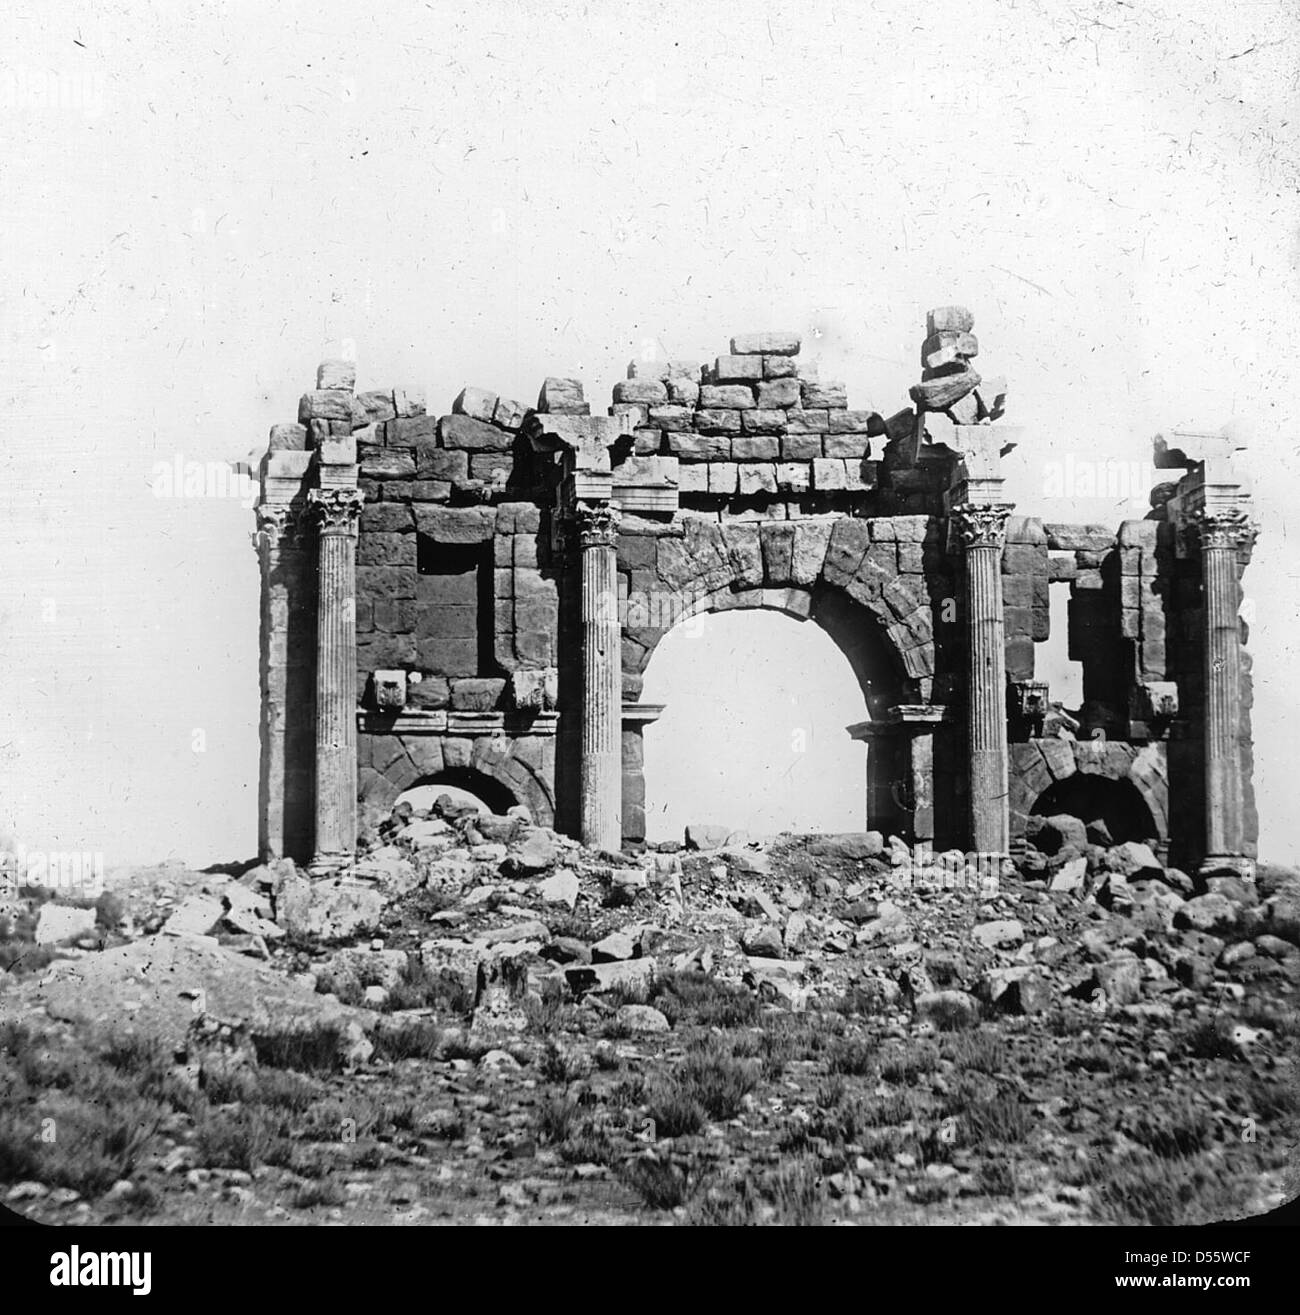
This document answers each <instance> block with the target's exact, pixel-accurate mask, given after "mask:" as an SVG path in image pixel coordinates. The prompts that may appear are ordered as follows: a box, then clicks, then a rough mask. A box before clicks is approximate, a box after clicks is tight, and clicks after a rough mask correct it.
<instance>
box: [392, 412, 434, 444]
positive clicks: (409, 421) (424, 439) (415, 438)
mask: <svg viewBox="0 0 1300 1315" xmlns="http://www.w3.org/2000/svg"><path fill="white" fill-rule="evenodd" d="M437 430H438V424H437V421H436V420H434V418H433V417H432V416H408V417H406V418H405V419H402V420H399V419H396V418H394V419H392V420H387V421H385V422H384V437H383V441H384V446H385V447H406V448H414V447H418V446H419V445H420V444H421V443H432V442H433V441H434V437H435V435H436V433H437Z"/></svg>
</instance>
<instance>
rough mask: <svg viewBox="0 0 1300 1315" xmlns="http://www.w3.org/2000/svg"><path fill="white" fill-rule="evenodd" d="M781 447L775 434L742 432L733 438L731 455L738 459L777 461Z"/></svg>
mask: <svg viewBox="0 0 1300 1315" xmlns="http://www.w3.org/2000/svg"><path fill="white" fill-rule="evenodd" d="M780 448H781V444H780V440H779V439H778V438H777V437H776V435H775V434H742V435H741V436H740V437H738V438H733V439H732V440H731V455H732V456H733V457H734V458H735V460H737V461H775V460H776V459H777V456H778V455H779V454H780Z"/></svg>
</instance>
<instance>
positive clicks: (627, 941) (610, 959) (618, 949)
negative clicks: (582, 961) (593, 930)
mask: <svg viewBox="0 0 1300 1315" xmlns="http://www.w3.org/2000/svg"><path fill="white" fill-rule="evenodd" d="M635 954H636V943H635V942H634V941H633V940H632V938H631V937H630V936H628V935H626V934H625V933H623V932H620V931H616V932H613V933H611V934H610V935H609V936H606V937H605V938H604V939H603V940H599V941H597V942H596V943H595V945H593V946H592V947H591V961H592V962H593V963H620V962H622V961H624V960H626V959H631V958H632V957H633V956H634V955H635Z"/></svg>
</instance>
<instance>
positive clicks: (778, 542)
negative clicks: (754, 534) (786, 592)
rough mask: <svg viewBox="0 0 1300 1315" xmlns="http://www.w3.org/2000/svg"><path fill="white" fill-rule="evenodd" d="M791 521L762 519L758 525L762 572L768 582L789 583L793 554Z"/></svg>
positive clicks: (792, 524)
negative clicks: (761, 552)
mask: <svg viewBox="0 0 1300 1315" xmlns="http://www.w3.org/2000/svg"><path fill="white" fill-rule="evenodd" d="M794 531H795V524H794V522H793V521H764V522H763V523H762V524H761V525H760V526H759V544H760V546H761V548H762V551H763V574H764V578H765V580H766V581H767V583H768V584H772V585H785V584H789V583H790V568H791V561H792V558H793V555H794Z"/></svg>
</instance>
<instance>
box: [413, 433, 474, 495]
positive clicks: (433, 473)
mask: <svg viewBox="0 0 1300 1315" xmlns="http://www.w3.org/2000/svg"><path fill="white" fill-rule="evenodd" d="M415 473H416V476H417V477H418V478H419V479H440V480H448V481H450V482H451V483H453V484H460V483H463V482H464V481H465V480H466V479H467V478H468V477H469V454H468V453H467V452H452V451H448V450H447V449H446V448H440V447H435V446H434V445H433V441H432V439H430V440H428V441H426V442H422V443H420V444H419V446H418V447H417V448H416V449H415Z"/></svg>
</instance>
